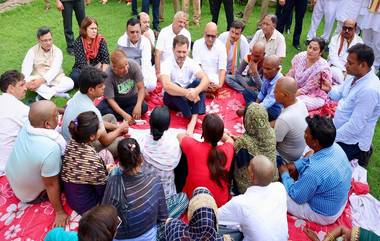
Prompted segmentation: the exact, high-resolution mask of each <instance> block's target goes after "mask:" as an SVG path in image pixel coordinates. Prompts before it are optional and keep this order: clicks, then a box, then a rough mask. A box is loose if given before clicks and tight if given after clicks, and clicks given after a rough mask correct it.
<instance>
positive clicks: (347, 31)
mask: <svg viewBox="0 0 380 241" xmlns="http://www.w3.org/2000/svg"><path fill="white" fill-rule="evenodd" d="M357 43H363V40H362V38H361V37H359V35H357V34H356V22H355V20H353V19H347V20H345V21H344V22H343V26H342V32H341V33H339V34H338V35H335V36H333V37H332V38H331V41H330V44H329V58H328V61H329V64H330V65H331V72H332V74H333V80H334V82H335V83H338V84H341V83H343V81H344V79H345V78H346V67H345V65H346V63H347V56H348V52H347V50H348V49H349V48H350V47H351V46H354V45H355V44H357Z"/></svg>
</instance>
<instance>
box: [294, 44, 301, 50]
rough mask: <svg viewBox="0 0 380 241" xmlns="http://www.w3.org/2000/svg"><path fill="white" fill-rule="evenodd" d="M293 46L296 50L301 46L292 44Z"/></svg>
mask: <svg viewBox="0 0 380 241" xmlns="http://www.w3.org/2000/svg"><path fill="white" fill-rule="evenodd" d="M293 47H294V48H295V49H297V50H298V51H301V47H300V46H299V44H293Z"/></svg>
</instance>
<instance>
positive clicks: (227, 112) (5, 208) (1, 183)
mask: <svg viewBox="0 0 380 241" xmlns="http://www.w3.org/2000/svg"><path fill="white" fill-rule="evenodd" d="M100 100H101V99H98V100H96V101H95V103H96V104H97V103H99V101H100ZM160 105H163V102H162V88H161V87H160V86H159V87H158V88H157V89H156V90H155V91H154V92H153V93H152V94H151V99H150V100H149V101H148V106H149V111H148V113H147V114H146V115H144V116H143V119H144V120H146V123H145V124H143V125H134V126H133V128H136V129H147V128H149V124H148V120H149V114H150V112H151V111H152V110H153V108H154V107H155V106H160ZM243 105H245V103H244V98H243V97H242V95H241V94H239V93H237V92H236V91H234V90H232V89H230V88H228V87H223V88H222V89H221V90H220V91H219V92H218V94H217V96H216V98H215V99H207V100H206V112H207V113H217V114H219V116H221V118H222V119H223V120H224V123H225V128H226V130H227V131H229V132H231V133H233V134H235V135H239V134H242V133H244V127H243V124H242V118H240V117H238V116H237V115H236V114H235V111H236V110H237V109H238V108H239V107H241V106H243ZM335 107H336V104H334V103H331V104H330V103H328V104H327V105H326V106H324V107H322V108H321V109H319V110H317V111H313V114H322V115H325V114H331V113H334V111H335ZM171 117H172V119H171V127H172V128H183V129H186V126H187V123H188V121H187V120H185V119H184V118H183V117H182V116H181V114H180V113H178V112H174V111H171ZM202 119H203V116H201V117H200V120H199V123H198V124H197V126H196V130H195V132H197V133H201V123H202V122H201V120H202ZM62 202H63V204H64V209H65V210H66V212H67V213H68V214H69V215H70V221H69V224H68V225H67V226H66V227H65V228H66V230H71V231H73V230H77V228H78V222H79V219H80V215H79V214H77V213H76V212H75V211H72V209H71V208H70V207H69V206H68V204H67V203H66V199H65V197H64V195H62ZM54 217H55V214H54V209H53V207H52V205H51V203H50V202H48V201H46V202H43V203H41V204H34V205H30V204H24V203H21V202H20V200H18V199H17V198H16V197H15V195H14V193H13V191H12V189H11V187H10V185H9V183H8V180H7V179H6V177H0V241H1V240H8V241H10V240H12V241H24V240H25V241H37V240H43V239H44V237H45V235H46V233H47V232H48V231H49V230H50V229H51V228H52V224H53V222H54ZM351 223H352V218H351V213H350V208H349V205H347V207H346V209H345V211H344V214H343V215H342V217H340V218H339V219H338V221H337V223H335V224H333V225H329V226H320V225H316V224H314V223H311V222H305V221H304V220H300V219H297V218H295V217H292V216H290V215H288V224H289V240H293V241H298V240H308V239H307V237H306V235H305V234H304V233H303V232H302V229H303V228H304V227H305V226H306V227H309V228H310V229H312V230H315V231H316V232H317V233H318V235H319V236H321V237H323V236H324V234H325V233H326V232H327V231H329V230H331V229H333V228H335V227H336V226H338V225H345V226H348V227H350V226H351Z"/></svg>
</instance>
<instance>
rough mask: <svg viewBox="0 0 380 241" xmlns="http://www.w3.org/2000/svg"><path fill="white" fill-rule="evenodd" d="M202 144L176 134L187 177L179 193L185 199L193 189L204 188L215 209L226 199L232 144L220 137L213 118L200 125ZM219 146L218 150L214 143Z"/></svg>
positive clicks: (221, 128)
mask: <svg viewBox="0 0 380 241" xmlns="http://www.w3.org/2000/svg"><path fill="white" fill-rule="evenodd" d="M202 136H203V139H204V142H199V141H197V140H195V139H193V138H191V137H189V136H186V135H185V134H179V135H178V140H179V142H180V145H181V148H182V151H183V153H184V154H185V156H186V158H187V167H188V175H187V178H186V184H185V187H184V188H183V192H185V193H186V194H187V196H188V197H189V199H190V198H191V196H192V193H193V190H194V189H195V188H197V187H207V188H208V189H209V190H210V191H211V193H212V195H213V196H214V197H215V201H216V204H217V205H218V207H220V206H222V205H223V204H225V203H226V202H227V201H228V200H229V199H230V178H229V175H228V172H229V170H230V167H231V162H232V158H233V156H234V147H233V145H234V141H233V140H232V138H231V137H230V136H228V135H226V134H224V124H223V121H222V119H220V117H219V116H218V115H217V114H209V115H206V116H205V118H204V119H203V124H202ZM220 140H221V141H222V142H223V144H222V145H219V146H218V142H219V141H220Z"/></svg>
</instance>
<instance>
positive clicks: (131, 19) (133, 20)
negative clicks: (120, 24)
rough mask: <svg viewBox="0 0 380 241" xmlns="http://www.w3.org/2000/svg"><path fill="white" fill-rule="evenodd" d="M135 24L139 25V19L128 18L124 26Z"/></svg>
mask: <svg viewBox="0 0 380 241" xmlns="http://www.w3.org/2000/svg"><path fill="white" fill-rule="evenodd" d="M136 24H138V25H140V20H139V19H137V18H135V17H133V18H130V19H128V21H127V25H126V26H125V28H128V26H135V25H136Z"/></svg>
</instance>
